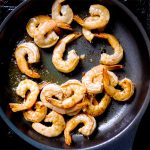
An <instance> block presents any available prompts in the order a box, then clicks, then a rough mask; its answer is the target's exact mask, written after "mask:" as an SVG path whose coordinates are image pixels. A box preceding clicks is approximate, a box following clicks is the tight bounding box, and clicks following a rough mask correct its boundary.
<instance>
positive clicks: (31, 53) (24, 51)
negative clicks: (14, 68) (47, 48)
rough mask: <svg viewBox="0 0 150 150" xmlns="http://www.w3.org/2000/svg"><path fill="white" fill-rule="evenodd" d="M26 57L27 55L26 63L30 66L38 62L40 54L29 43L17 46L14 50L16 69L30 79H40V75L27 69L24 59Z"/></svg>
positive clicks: (34, 46) (36, 48)
mask: <svg viewBox="0 0 150 150" xmlns="http://www.w3.org/2000/svg"><path fill="white" fill-rule="evenodd" d="M26 55H28V63H30V64H32V63H37V62H39V61H40V53H39V49H38V47H37V46H36V45H35V44H33V43H31V42H26V43H22V44H19V45H18V46H17V48H16V50H15V58H16V62H17V65H18V68H19V70H20V71H21V72H22V73H24V74H26V75H27V76H29V77H31V78H40V75H39V74H38V73H37V72H35V71H33V70H30V69H29V67H28V63H27V61H26V59H25V56H26Z"/></svg>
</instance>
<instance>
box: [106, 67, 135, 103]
mask: <svg viewBox="0 0 150 150" xmlns="http://www.w3.org/2000/svg"><path fill="white" fill-rule="evenodd" d="M103 83H104V89H105V91H106V93H107V94H108V95H109V96H110V97H112V98H113V99H115V100H117V101H127V100H129V99H130V97H131V96H132V95H133V94H134V84H133V82H132V81H131V80H130V79H128V78H124V79H122V80H121V81H119V83H118V85H119V86H120V87H121V88H122V89H123V90H118V89H115V88H114V87H113V86H111V84H110V78H109V76H108V73H107V70H104V78H103Z"/></svg>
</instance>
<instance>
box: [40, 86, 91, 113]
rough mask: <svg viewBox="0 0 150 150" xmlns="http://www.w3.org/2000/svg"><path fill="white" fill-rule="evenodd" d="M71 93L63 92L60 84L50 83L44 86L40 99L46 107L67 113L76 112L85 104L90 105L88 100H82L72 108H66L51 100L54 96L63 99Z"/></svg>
mask: <svg viewBox="0 0 150 150" xmlns="http://www.w3.org/2000/svg"><path fill="white" fill-rule="evenodd" d="M70 94H71V93H70ZM70 94H69V93H68V94H67V95H66V94H65V93H63V90H62V89H61V87H60V86H59V85H56V84H48V85H46V86H45V87H43V89H42V91H41V94H40V99H41V101H42V102H43V103H44V105H45V106H46V107H48V108H50V109H52V110H54V111H56V112H58V113H60V114H67V115H68V114H75V113H76V112H77V111H79V110H81V109H82V107H83V106H86V105H88V103H87V102H81V103H78V104H77V105H75V106H74V107H72V108H69V109H64V108H59V107H56V106H54V105H52V104H51V103H50V102H49V99H50V98H52V97H53V96H55V97H57V98H58V99H59V100H60V101H62V100H63V99H64V98H66V97H68V96H70Z"/></svg>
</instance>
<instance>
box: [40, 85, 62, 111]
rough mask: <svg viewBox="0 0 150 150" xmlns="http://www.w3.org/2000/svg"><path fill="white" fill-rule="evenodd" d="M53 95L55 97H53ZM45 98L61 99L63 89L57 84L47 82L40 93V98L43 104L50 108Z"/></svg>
mask: <svg viewBox="0 0 150 150" xmlns="http://www.w3.org/2000/svg"><path fill="white" fill-rule="evenodd" d="M54 97H55V98H54ZM46 98H52V99H56V98H57V99H58V100H60V101H62V99H63V91H62V89H61V87H60V86H59V85H57V84H54V83H52V84H48V85H46V86H45V87H44V88H43V89H42V91H41V94H40V99H41V101H42V102H43V103H44V105H45V106H46V107H48V108H51V105H50V103H49V102H48V101H47V100H46Z"/></svg>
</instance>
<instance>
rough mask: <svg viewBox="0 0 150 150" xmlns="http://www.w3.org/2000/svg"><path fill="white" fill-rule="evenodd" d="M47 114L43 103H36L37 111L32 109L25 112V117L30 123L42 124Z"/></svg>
mask: <svg viewBox="0 0 150 150" xmlns="http://www.w3.org/2000/svg"><path fill="white" fill-rule="evenodd" d="M46 114H47V107H45V106H44V104H43V103H42V102H36V103H35V111H33V110H32V109H29V110H26V111H24V112H23V116H24V118H25V119H26V120H27V121H30V122H41V121H42V120H43V119H44V118H45V116H46Z"/></svg>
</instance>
